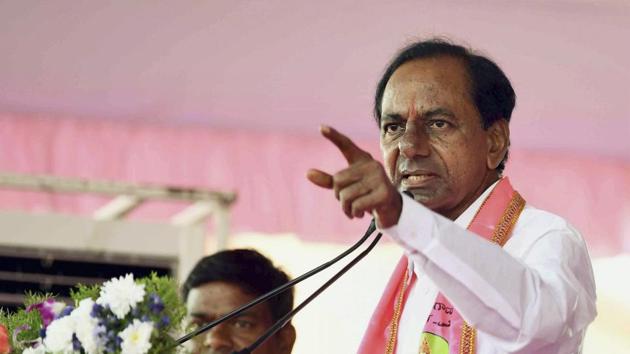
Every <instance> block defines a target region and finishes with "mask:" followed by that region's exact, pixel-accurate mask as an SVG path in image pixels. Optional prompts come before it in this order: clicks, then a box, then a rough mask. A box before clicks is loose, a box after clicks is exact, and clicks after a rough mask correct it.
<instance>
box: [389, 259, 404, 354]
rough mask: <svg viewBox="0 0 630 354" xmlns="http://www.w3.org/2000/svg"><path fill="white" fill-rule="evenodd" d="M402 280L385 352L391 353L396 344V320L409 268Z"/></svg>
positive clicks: (398, 315)
mask: <svg viewBox="0 0 630 354" xmlns="http://www.w3.org/2000/svg"><path fill="white" fill-rule="evenodd" d="M403 279H404V281H403V284H402V287H401V288H400V293H399V294H398V298H397V299H396V305H394V314H393V316H392V323H391V325H390V327H389V340H388V341H387V346H386V347H385V354H393V353H394V347H395V346H396V338H398V322H399V321H400V315H401V312H402V306H403V300H404V299H405V291H407V285H408V284H409V269H407V270H406V271H405V276H404V278H403Z"/></svg>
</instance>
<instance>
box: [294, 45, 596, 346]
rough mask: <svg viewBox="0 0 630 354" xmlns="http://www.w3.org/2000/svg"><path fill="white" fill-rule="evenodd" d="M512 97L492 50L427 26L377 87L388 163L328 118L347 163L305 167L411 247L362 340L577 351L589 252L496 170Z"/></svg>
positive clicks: (590, 293)
mask: <svg viewBox="0 0 630 354" xmlns="http://www.w3.org/2000/svg"><path fill="white" fill-rule="evenodd" d="M514 105H515V94H514V90H513V89H512V86H511V84H510V82H509V80H508V78H507V77H506V76H505V74H504V73H503V72H502V71H501V69H500V68H499V67H498V66H497V65H496V64H495V63H494V62H492V61H491V60H489V59H487V58H485V57H483V56H480V55H478V54H476V53H473V52H471V51H469V50H468V49H465V48H463V47H461V46H458V45H454V44H451V43H448V42H445V41H441V40H429V41H422V42H417V43H414V44H412V45H410V46H408V47H406V48H404V49H403V50H402V51H401V52H399V54H398V55H397V56H396V57H395V58H394V60H393V61H392V62H391V63H390V65H389V67H388V68H387V69H386V71H385V74H384V75H383V77H382V79H381V81H380V83H379V85H378V87H377V92H376V99H375V115H376V119H377V122H378V124H379V127H380V132H381V134H380V137H381V138H380V142H381V150H382V152H383V160H384V166H383V165H381V163H379V162H378V161H376V160H374V159H373V158H372V157H371V156H370V155H369V154H368V153H367V152H365V151H363V150H361V149H360V148H359V147H357V146H356V145H355V144H354V143H353V142H352V141H351V140H350V139H349V138H347V137H346V136H344V135H343V134H341V133H339V132H337V131H335V130H334V129H332V128H330V127H326V126H324V127H322V129H321V130H322V134H323V135H324V136H325V137H326V138H327V139H329V140H330V141H331V142H333V143H334V144H335V145H336V146H337V147H338V148H339V149H340V151H341V152H342V153H343V155H344V156H345V158H346V159H347V161H348V164H349V166H348V168H346V169H344V170H342V171H339V172H337V173H335V174H334V175H331V174H328V173H326V172H323V171H320V170H314V169H313V170H310V171H309V172H308V175H307V177H308V178H309V180H311V181H312V182H313V183H315V184H316V185H318V186H321V187H324V188H329V189H333V190H334V193H335V197H336V198H337V199H338V200H339V201H340V202H341V206H342V209H343V211H344V213H345V214H346V215H347V216H348V217H349V218H354V217H362V216H363V215H364V214H365V213H371V214H372V216H374V218H375V220H376V223H377V226H378V227H379V228H380V229H381V230H382V231H383V232H384V233H385V234H387V235H389V236H390V237H392V238H393V239H394V240H395V241H396V242H398V243H399V244H400V245H401V246H402V247H403V248H404V250H405V256H406V257H404V258H403V259H402V260H401V263H400V264H399V266H398V267H397V270H396V271H395V273H394V275H393V276H392V279H391V280H390V283H389V284H388V287H387V289H385V292H384V294H383V298H382V299H381V302H380V303H379V305H378V308H377V309H376V311H375V314H374V316H373V318H372V320H371V321H370V324H369V325H368V329H367V332H366V335H365V337H364V340H363V343H362V345H361V348H360V349H359V352H360V353H399V354H400V353H404V354H406V353H418V352H420V353H433V354H436V353H578V352H580V351H581V344H582V340H583V337H584V333H585V330H586V327H587V326H588V324H589V323H590V322H592V320H593V319H594V317H595V315H596V310H595V284H594V280H593V274H592V267H591V264H590V260H589V256H588V252H587V250H586V246H585V243H584V241H583V239H582V237H581V235H580V234H579V232H577V231H576V230H575V229H574V228H573V227H572V226H571V225H570V224H568V223H567V222H566V221H565V220H564V219H562V218H561V217H559V216H556V215H553V214H551V213H548V212H545V211H542V210H539V209H536V208H534V207H532V206H531V205H529V204H526V203H525V201H524V200H523V198H522V197H520V195H519V194H518V193H517V192H516V191H514V190H513V189H512V187H511V185H510V183H509V181H508V179H507V178H502V171H503V168H504V166H505V161H506V159H507V153H508V148H509V145H510V133H509V120H510V117H511V114H512V110H513V108H514ZM400 192H405V193H408V194H409V195H410V196H411V197H410V196H407V195H404V194H401V193H400Z"/></svg>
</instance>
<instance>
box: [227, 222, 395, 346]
mask: <svg viewBox="0 0 630 354" xmlns="http://www.w3.org/2000/svg"><path fill="white" fill-rule="evenodd" d="M381 236H383V234H382V233H380V232H379V233H378V234H377V235H376V238H374V240H373V241H372V243H370V245H369V246H368V248H366V249H365V251H363V252H361V253H360V254H359V255H358V256H356V257H355V258H354V259H353V260H352V261H350V263H348V264H347V265H346V266H345V267H343V268H342V269H341V270H340V271H339V272H337V273H336V274H335V275H333V276H332V277H331V278H330V279H329V280H328V281H327V282H326V283H324V285H322V286H321V287H319V288H318V289H317V290H315V291H314V292H313V293H312V294H311V295H310V296H309V297H308V298H306V300H304V301H302V303H300V304H299V305H298V306H297V307H296V308H295V309H293V310H292V311H290V312H289V313H287V314H286V315H284V316H283V317H282V318H281V319H279V320H278V321H277V322H276V323H274V324H273V326H271V327H270V328H269V329H268V330H267V331H266V332H265V333H263V334H262V335H261V336H260V337H258V339H257V340H256V341H255V342H254V343H252V344H251V345H250V346H249V347H247V348H245V349H243V350H239V351H237V352H232V354H251V353H252V352H253V351H254V350H256V348H258V346H260V345H261V344H262V343H264V342H265V341H266V340H267V339H269V337H271V336H273V335H274V334H276V333H277V332H278V331H279V330H280V329H282V327H284V326H285V325H286V324H287V323H289V321H291V319H292V318H293V316H295V315H296V314H297V313H298V312H300V310H302V309H303V308H304V307H306V305H308V304H309V303H310V302H311V301H313V300H314V299H315V298H316V297H318V296H319V295H320V294H321V293H322V292H323V291H324V290H326V289H327V288H328V287H329V286H330V285H332V283H334V282H336V281H337V280H338V279H339V278H341V276H342V275H344V274H345V273H346V272H347V271H348V270H350V268H352V267H354V266H355V265H356V264H357V263H358V262H359V261H360V260H362V259H363V257H365V256H367V254H368V253H370V251H372V249H373V248H374V246H376V244H377V243H378V242H379V241H380V240H381Z"/></svg>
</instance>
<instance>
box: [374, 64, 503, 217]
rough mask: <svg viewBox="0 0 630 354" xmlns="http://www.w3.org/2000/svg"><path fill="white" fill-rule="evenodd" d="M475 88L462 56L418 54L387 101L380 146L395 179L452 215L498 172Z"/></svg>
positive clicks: (391, 85)
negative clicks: (473, 94)
mask: <svg viewBox="0 0 630 354" xmlns="http://www.w3.org/2000/svg"><path fill="white" fill-rule="evenodd" d="M469 87H470V86H469V83H468V75H467V72H466V69H465V67H464V65H463V63H462V62H461V61H460V60H458V59H456V58H452V57H447V56H440V57H436V58H427V59H419V60H414V61H410V62H407V63H405V64H403V65H402V66H400V67H399V68H398V69H397V70H396V71H395V72H394V74H393V75H392V76H391V78H390V80H389V82H388V83H387V86H386V88H385V91H384V94H383V100H382V103H381V112H382V114H381V127H380V133H381V150H382V151H383V158H384V161H385V169H386V171H387V173H388V175H389V177H390V179H391V180H392V182H393V183H394V185H396V186H397V187H398V188H399V189H400V190H402V191H409V192H411V193H412V194H413V196H414V199H415V200H416V201H418V202H421V203H422V204H424V205H425V206H427V207H428V208H430V209H432V210H434V211H436V212H438V213H440V214H442V215H444V216H446V217H448V218H451V219H455V218H457V216H459V214H461V213H462V212H463V211H464V210H465V209H466V208H467V207H468V206H469V205H470V204H471V203H472V202H473V201H474V200H475V199H476V198H477V197H478V196H479V195H480V194H481V193H482V192H483V191H484V190H485V188H486V187H487V186H488V184H489V183H491V182H492V181H493V180H494V179H496V177H497V175H496V172H494V168H489V167H488V165H489V161H488V160H489V159H488V156H489V151H490V150H491V148H490V145H491V142H490V141H489V136H488V134H489V133H488V131H486V130H484V129H483V128H482V124H481V118H480V116H479V112H478V110H477V108H476V106H475V104H474V102H473V100H472V98H471V96H470V92H469Z"/></svg>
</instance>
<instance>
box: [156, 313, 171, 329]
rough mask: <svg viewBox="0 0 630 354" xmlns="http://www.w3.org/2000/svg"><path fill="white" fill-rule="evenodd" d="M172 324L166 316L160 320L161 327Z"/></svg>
mask: <svg viewBox="0 0 630 354" xmlns="http://www.w3.org/2000/svg"><path fill="white" fill-rule="evenodd" d="M170 324H171V319H170V318H169V317H168V316H166V315H164V316H162V318H160V323H159V324H158V326H159V327H167V326H168V325H170Z"/></svg>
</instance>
